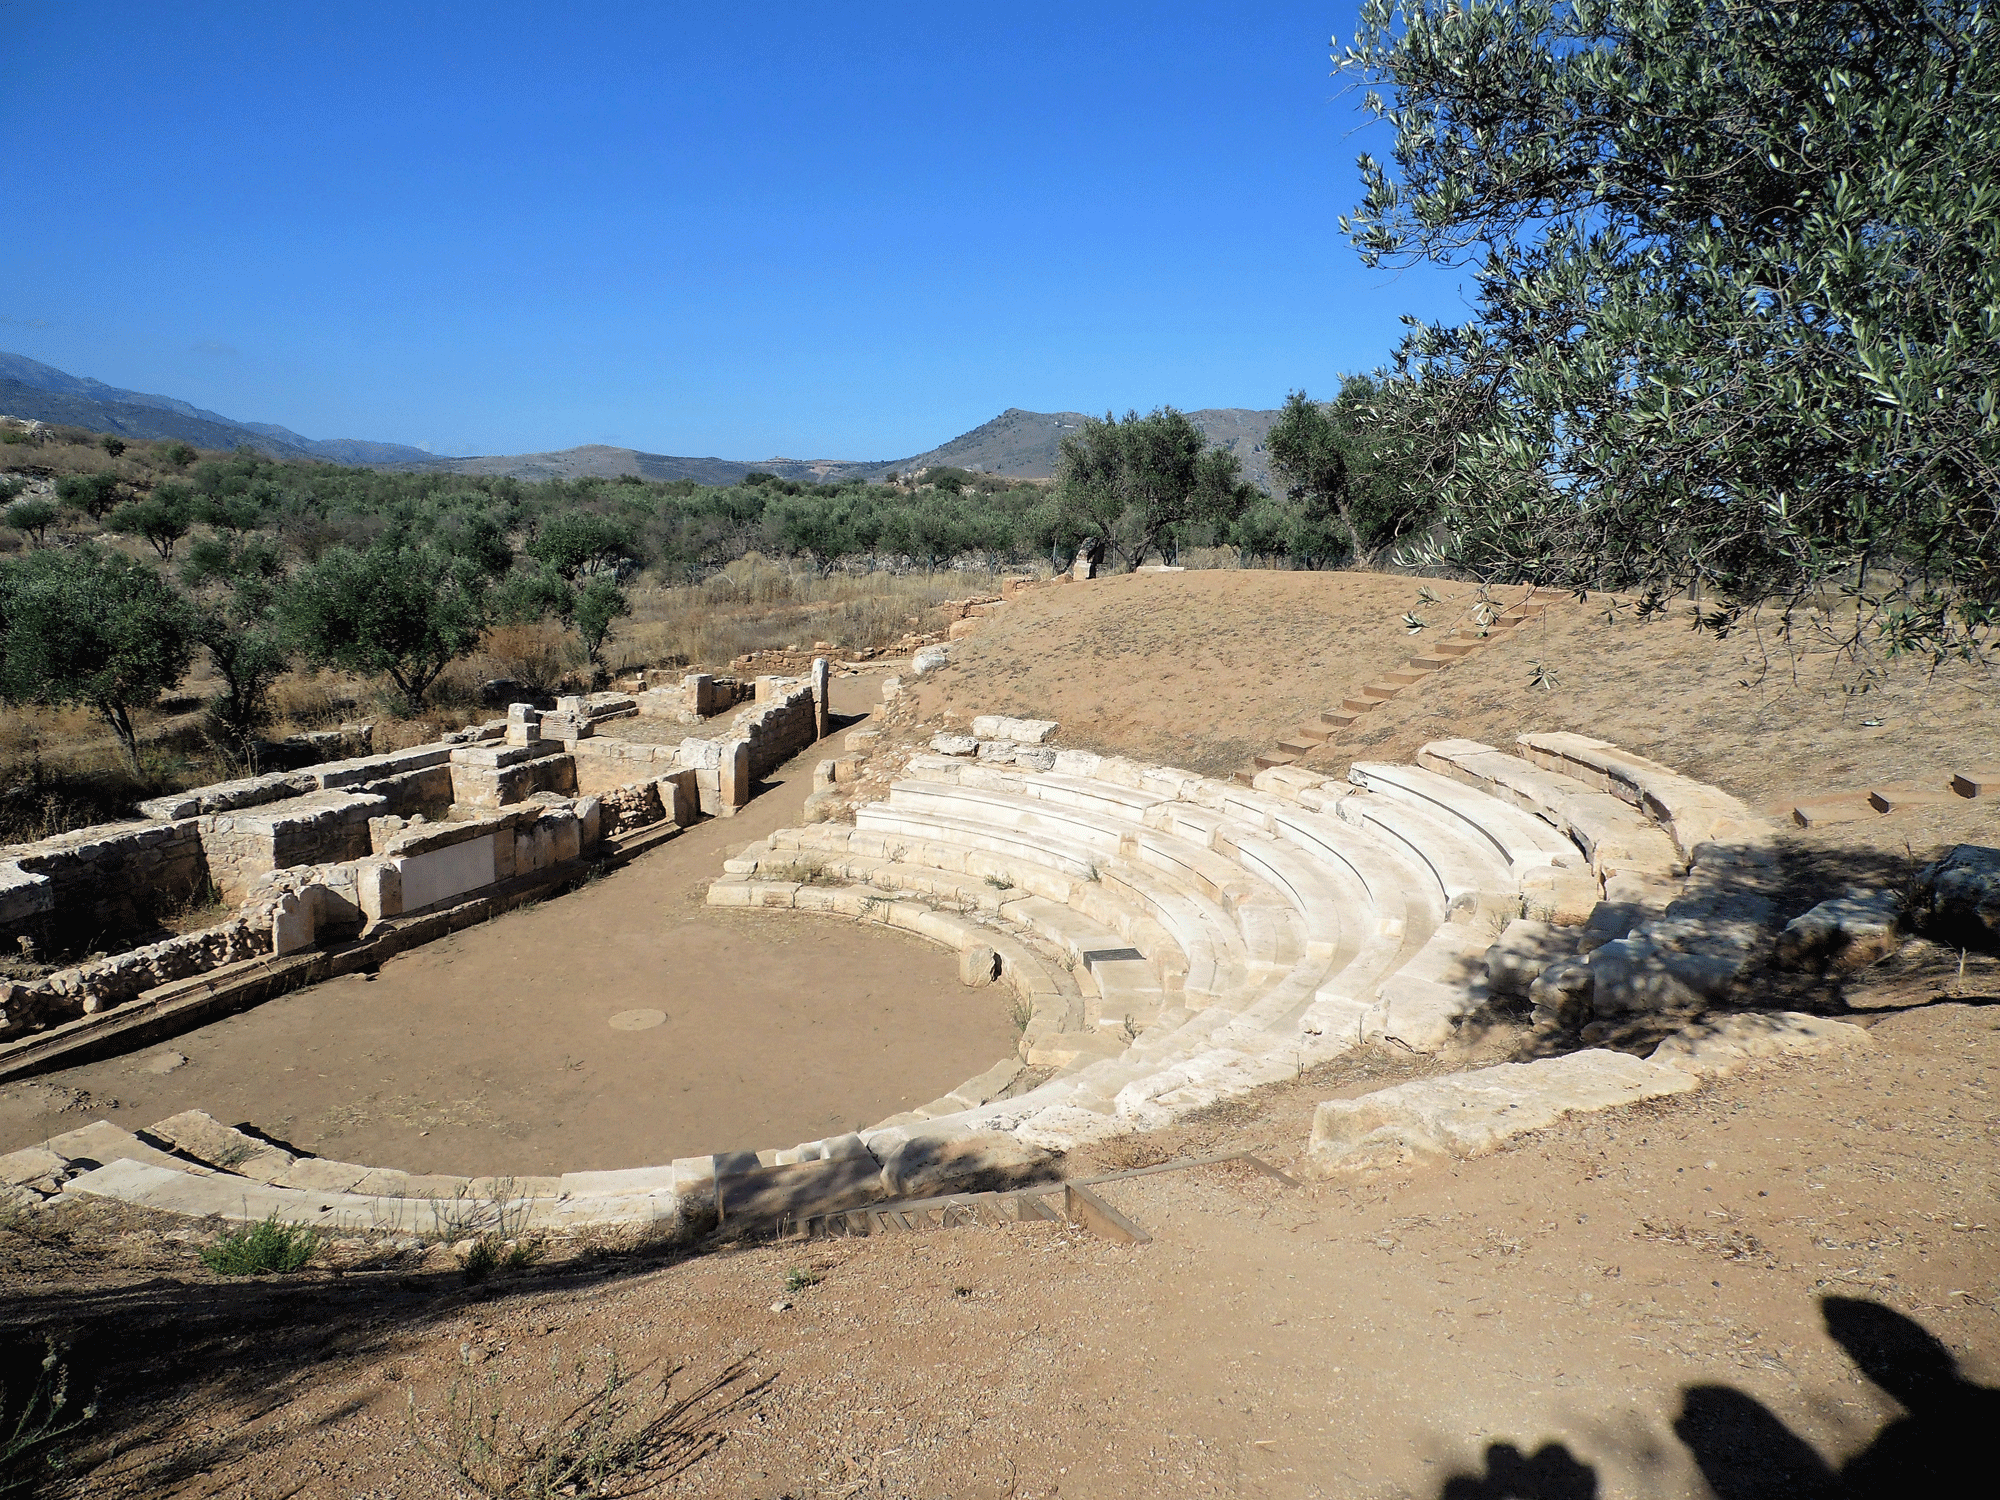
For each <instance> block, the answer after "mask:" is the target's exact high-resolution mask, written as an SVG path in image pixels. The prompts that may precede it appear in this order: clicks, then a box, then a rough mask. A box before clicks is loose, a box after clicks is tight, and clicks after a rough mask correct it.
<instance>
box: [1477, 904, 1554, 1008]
mask: <svg viewBox="0 0 2000 1500" xmlns="http://www.w3.org/2000/svg"><path fill="white" fill-rule="evenodd" d="M1575 952H1576V931H1575V929H1574V928H1563V927H1558V926H1557V925H1556V924H1555V923H1553V922H1533V921H1527V920H1518V921H1513V922H1509V923H1508V924H1507V927H1506V930H1505V931H1503V932H1502V933H1501V934H1500V940H1499V941H1498V942H1496V943H1494V944H1493V946H1492V947H1490V948H1488V949H1487V950H1486V988H1487V990H1488V991H1489V992H1490V993H1492V994H1495V995H1526V994H1527V993H1528V991H1529V989H1530V988H1531V987H1532V986H1533V984H1534V982H1535V981H1536V980H1537V979H1539V978H1541V977H1542V971H1543V970H1545V969H1547V968H1548V967H1549V965H1550V964H1553V963H1555V962H1557V961H1558V960H1560V959H1565V958H1569V957H1570V956H1572V955H1573V954H1574V953H1575Z"/></svg>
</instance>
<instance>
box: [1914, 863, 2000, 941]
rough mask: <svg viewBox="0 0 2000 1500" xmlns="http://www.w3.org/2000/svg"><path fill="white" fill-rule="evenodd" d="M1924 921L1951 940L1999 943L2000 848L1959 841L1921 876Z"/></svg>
mask: <svg viewBox="0 0 2000 1500" xmlns="http://www.w3.org/2000/svg"><path fill="white" fill-rule="evenodd" d="M1918 881H1919V886H1920V889H1921V891H1922V904H1921V906H1920V908H1919V910H1920V913H1921V916H1922V919H1923V921H1922V925H1923V926H1924V927H1925V928H1926V929H1928V930H1930V931H1933V932H1936V933H1937V934H1938V935H1939V936H1941V937H1943V938H1946V939H1947V940H1951V941H1958V942H1973V943H1979V944H1983V945H1987V946H2000V849H1988V848H1984V847H1982V846H1981V845H1978V844H1960V845H1958V846H1957V847H1956V848H1955V849H1953V850H1952V851H1951V852H1950V853H1949V854H1947V855H1945V857H1944V858H1943V859H1941V860H1938V861H1937V862H1936V863H1935V864H1932V865H1927V866H1926V867H1925V868H1924V870H1923V871H1922V873H1921V874H1920V875H1919V876H1918Z"/></svg>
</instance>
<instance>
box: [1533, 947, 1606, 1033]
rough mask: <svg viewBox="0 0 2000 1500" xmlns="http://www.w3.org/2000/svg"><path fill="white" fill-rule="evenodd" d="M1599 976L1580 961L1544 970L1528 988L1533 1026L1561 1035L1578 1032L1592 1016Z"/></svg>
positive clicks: (1561, 961) (1576, 959)
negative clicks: (1551, 1028)
mask: <svg viewBox="0 0 2000 1500" xmlns="http://www.w3.org/2000/svg"><path fill="white" fill-rule="evenodd" d="M1596 985H1597V976H1596V975H1595V974H1593V973H1592V972H1591V969H1590V965H1589V964H1587V963H1585V962H1584V961H1583V960H1582V959H1580V958H1569V959H1559V960H1557V961H1556V962H1555V963H1552V964H1550V965H1549V966H1548V967H1547V968H1545V969H1543V970H1542V972H1541V973H1540V974H1538V975H1537V976H1536V977H1535V980H1534V983H1532V984H1531V985H1529V986H1528V998H1529V1000H1530V1001H1532V1002H1533V1004H1534V1022H1535V1024H1536V1025H1537V1026H1541V1027H1554V1028H1555V1029H1556V1030H1558V1031H1578V1030H1581V1029H1582V1028H1583V1027H1584V1026H1586V1025H1587V1024H1589V1022H1590V1020H1591V1016H1592V1010H1591V1001H1592V992H1593V991H1594V990H1595V988H1596Z"/></svg>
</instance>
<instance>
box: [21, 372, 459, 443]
mask: <svg viewBox="0 0 2000 1500" xmlns="http://www.w3.org/2000/svg"><path fill="white" fill-rule="evenodd" d="M0 412H4V413H6V414H7V415H8V416H10V417H32V418H34V419H35V420H36V421H40V422H62V423H68V424H70V425H72V426H76V427H88V428H89V429H90V430H91V431H93V432H115V433H118V434H119V435H120V436H122V437H129V438H180V439H182V440H183V441H185V442H189V443H193V444H194V445H195V446H196V447H199V448H237V447H241V446H242V445H243V444H245V443H248V444H250V445H251V446H252V447H254V448H257V449H258V450H260V451H262V452H265V453H269V454H272V455H274V456H277V457H282V458H311V459H318V460H320V461H321V462H324V463H336V464H384V463H389V464H398V465H402V464H408V465H411V466H413V467H415V466H423V467H428V466H430V465H431V464H432V463H433V462H434V460H432V458H431V455H430V454H428V453H426V452H424V450H423V449H421V448H412V447H410V446H408V445H407V444H404V443H371V442H367V441H365V440H364V439H361V438H327V439H324V440H315V439H313V438H309V437H301V436H299V434H298V433H296V432H293V431H292V430H291V429H290V428H288V427H274V426H272V425H271V424H270V423H268V422H238V421H235V420H234V419H232V418H230V417H225V416H223V415H222V414H221V413H220V412H212V411H204V410H203V409H202V408H201V407H199V406H190V405H189V404H188V403H187V402H185V401H176V400H175V399H174V398H173V397H172V396H152V395H148V394H147V393H146V392H144V391H127V390H122V389H120V388H119V387H117V386H115V385H106V384H105V383H104V382H103V381H101V380H91V379H89V378H88V377H85V376H78V375H69V374H66V373H64V372H63V371H61V370H58V369H56V368H55V367H54V366H53V365H45V364H43V363H42V362H41V361H39V360H34V359H29V358H28V357H27V356H26V355H22V354H6V353H0Z"/></svg>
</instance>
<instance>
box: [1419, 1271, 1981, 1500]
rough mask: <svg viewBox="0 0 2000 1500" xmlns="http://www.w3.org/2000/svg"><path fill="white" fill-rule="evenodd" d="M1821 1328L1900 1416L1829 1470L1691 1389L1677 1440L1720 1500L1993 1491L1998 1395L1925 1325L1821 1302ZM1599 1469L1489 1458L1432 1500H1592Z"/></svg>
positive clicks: (1772, 1417)
mask: <svg viewBox="0 0 2000 1500" xmlns="http://www.w3.org/2000/svg"><path fill="white" fill-rule="evenodd" d="M1820 1309H1821V1313H1822V1315H1823V1317H1824V1319H1825V1322H1826V1331H1827V1335H1828V1337H1830V1338H1831V1339H1832V1340H1833V1341H1834V1342H1835V1343H1836V1344H1838V1345H1840V1347H1841V1348H1842V1349H1843V1350H1844V1351H1845V1352H1846V1354H1847V1357H1848V1358H1849V1359H1851V1360H1853V1361H1854V1364H1855V1367H1856V1368H1857V1369H1859V1370H1860V1371H1861V1373H1862V1374H1863V1375H1865V1376H1867V1377H1868V1379H1869V1380H1870V1381H1871V1382H1872V1383H1873V1384H1875V1385H1876V1386H1877V1387H1878V1388H1880V1389H1881V1390H1882V1391H1883V1392H1884V1393H1886V1394H1887V1395H1889V1396H1890V1397H1892V1398H1893V1399H1894V1400H1895V1401H1896V1402H1897V1404H1898V1405H1900V1406H1901V1407H1902V1408H1903V1412H1904V1414H1903V1415H1902V1416H1900V1417H1897V1418H1895V1419H1894V1420H1892V1421H1890V1422H1888V1423H1887V1424H1885V1425H1884V1426H1883V1427H1882V1429H1881V1430H1880V1431H1879V1432H1877V1433H1876V1434H1875V1437H1874V1440H1873V1441H1872V1442H1870V1443H1869V1444H1868V1446H1867V1447H1866V1448H1863V1449H1862V1450H1861V1451H1860V1452H1858V1453H1856V1454H1855V1455H1854V1456H1853V1457H1852V1458H1850V1459H1848V1460H1847V1462H1846V1463H1844V1464H1840V1465H1838V1466H1836V1465H1833V1464H1830V1463H1828V1462H1827V1461H1826V1460H1825V1459H1824V1458H1822V1457H1821V1456H1820V1455H1819V1453H1818V1451H1817V1450H1815V1449H1814V1448H1813V1447H1812V1445H1811V1444H1810V1443H1808V1442H1807V1441H1806V1440H1805V1439H1804V1438H1802V1437H1800V1436H1799V1435H1798V1434H1797V1433H1795V1432H1793V1431H1792V1430H1791V1429H1790V1428H1789V1427H1787V1426H1786V1425H1785V1423H1784V1420H1783V1419H1782V1418H1780V1417H1779V1416H1778V1415H1777V1414H1776V1413H1775V1412H1773V1411H1772V1410H1771V1409H1770V1408H1769V1407H1767V1406H1765V1405H1764V1404H1763V1403H1762V1402H1760V1401H1759V1400H1757V1398H1756V1397H1754V1396H1751V1395H1748V1394H1746V1393H1745V1392H1743V1391H1739V1390H1737V1389H1735V1388H1734V1387H1732V1386H1726V1385H1697V1386H1689V1387H1688V1388H1687V1389H1686V1390H1685V1391H1684V1392H1683V1393H1682V1397H1681V1411H1680V1415H1679V1416H1678V1417H1676V1418H1675V1420H1674V1433H1675V1435H1676V1436H1677V1437H1679V1438H1680V1440H1681V1442H1682V1443H1684V1444H1685V1445H1686V1446H1687V1449H1688V1452H1689V1453H1690V1454H1691V1455H1692V1456H1693V1458H1694V1462H1695V1466H1696V1468H1698V1469H1699V1470H1700V1471H1701V1476H1702V1478H1703V1480H1705V1481H1706V1482H1707V1485H1708V1488H1709V1490H1710V1491H1711V1492H1712V1493H1713V1494H1714V1495H1715V1497H1716V1500H1781V1497H1782V1500H1891V1497H1902V1496H1908V1495H1923V1496H1927V1497H1928V1496H1955V1495H1978V1494H1991V1493H1993V1489H1994V1486H1995V1476H1994V1442H1995V1434H1996V1433H2000V1390H1995V1389H1992V1388H1990V1387H1987V1386H1981V1385H1975V1384H1973V1383H1972V1382H1971V1381H1969V1380H1967V1379H1965V1377H1964V1376H1963V1375H1962V1374H1961V1373H1960V1372H1959V1368H1958V1361H1957V1360H1955V1359H1954V1358H1952V1355H1951V1352H1950V1351H1949V1350H1948V1349H1946V1348H1945V1346H1944V1345H1943V1344H1942V1343H1941V1342H1940V1341H1939V1340H1938V1339H1936V1338H1935V1337H1933V1336H1932V1335H1931V1333H1930V1332H1929V1331H1928V1330H1926V1329H1925V1328H1924V1327H1923V1325H1921V1324H1920V1323H1917V1322H1916V1321H1915V1320H1914V1319H1911V1318H1907V1317H1905V1316H1904V1315H1903V1314H1901V1313H1899V1312H1897V1311H1895V1310H1894V1309H1893V1308H1888V1307H1884V1306H1883V1305H1882V1304H1881V1303H1879V1302H1870V1301H1866V1300H1863V1299H1859V1298H1853V1297H1825V1298H1822V1299H1821V1302H1820ZM1598 1494H1599V1487H1598V1480H1597V1472H1596V1470H1595V1469H1593V1468H1592V1467H1591V1466H1590V1465H1589V1464H1586V1463H1584V1462H1583V1461H1582V1460H1580V1459H1578V1458H1576V1457H1575V1456H1574V1455H1573V1454H1572V1453H1571V1452H1570V1451H1569V1449H1568V1448H1567V1447H1565V1446H1564V1445H1563V1444H1561V1443H1545V1444H1543V1445H1542V1446H1541V1447H1540V1448H1538V1449H1536V1450H1535V1452H1534V1453H1532V1454H1524V1453H1522V1452H1521V1450H1520V1449H1519V1448H1517V1447H1515V1446H1514V1445H1513V1444H1511V1443H1495V1444H1493V1445H1491V1446H1490V1447H1488V1448H1487V1450H1486V1464H1485V1469H1484V1471H1483V1472H1481V1473H1476V1474H1474V1473H1461V1474H1454V1475H1453V1476H1451V1477H1450V1478H1449V1479H1447V1480H1446V1481H1445V1482H1444V1485H1443V1487H1442V1488H1440V1489H1439V1491H1438V1500H1597V1496H1598Z"/></svg>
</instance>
